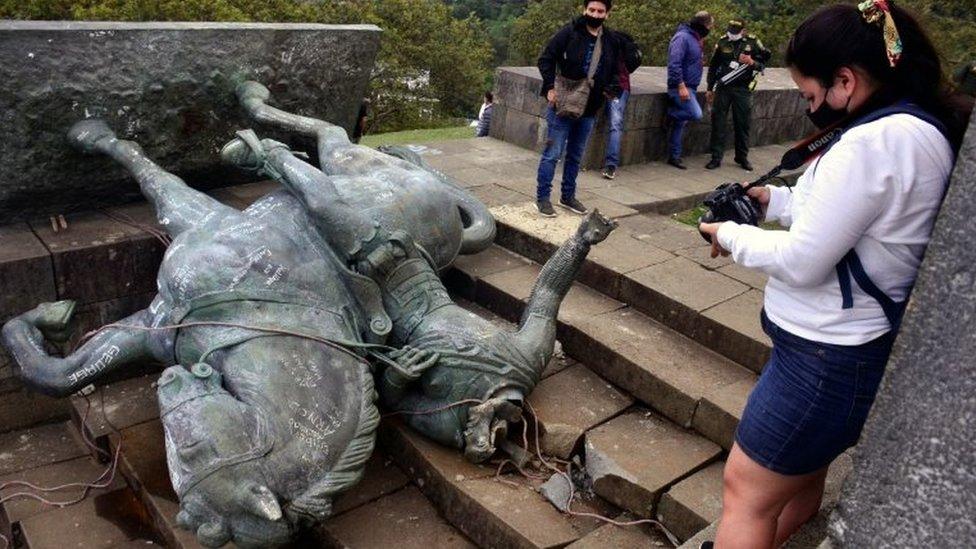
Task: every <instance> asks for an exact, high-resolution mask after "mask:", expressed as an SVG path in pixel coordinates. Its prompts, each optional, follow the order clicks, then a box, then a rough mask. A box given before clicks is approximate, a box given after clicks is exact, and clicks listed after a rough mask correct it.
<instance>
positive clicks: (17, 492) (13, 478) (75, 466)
mask: <svg viewBox="0 0 976 549" xmlns="http://www.w3.org/2000/svg"><path fill="white" fill-rule="evenodd" d="M0 451H7V450H6V448H0ZM107 468H108V466H107V465H106V464H102V463H97V462H96V461H95V460H93V459H91V458H90V457H84V456H82V457H77V458H74V459H69V460H68V461H61V462H58V463H53V464H50V465H43V466H41V467H36V468H33V469H27V470H23V471H17V472H13V473H10V474H7V475H4V476H2V477H0V500H5V501H3V503H2V504H0V534H2V535H4V536H6V537H7V539H13V540H15V541H17V542H21V541H23V540H22V539H21V537H20V532H21V531H22V529H21V525H20V523H21V522H22V521H25V520H27V519H29V518H31V517H34V516H37V515H43V514H45V513H49V512H51V511H54V510H56V507H52V506H50V505H47V504H45V503H42V502H41V501H40V500H38V499H36V498H35V496H36V497H40V498H44V499H47V500H48V501H52V502H68V501H73V500H75V499H77V498H79V497H81V496H82V495H83V494H84V488H83V487H81V486H78V485H77V484H97V485H99V486H104V487H100V488H93V489H91V490H90V491H89V492H88V494H89V497H93V496H98V495H102V494H107V493H109V492H112V491H115V490H118V489H121V488H124V487H125V480H123V479H122V476H121V475H115V476H112V475H111V474H110V473H109V474H106V471H107ZM23 483H30V484H32V485H33V486H28V485H26V484H23ZM69 484H70V485H72V486H66V485H69ZM35 487H38V488H55V487H63V488H62V489H60V490H56V491H43V490H38V489H37V488H35ZM8 498H9V499H8Z"/></svg>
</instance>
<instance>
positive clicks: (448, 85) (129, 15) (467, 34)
mask: <svg viewBox="0 0 976 549" xmlns="http://www.w3.org/2000/svg"><path fill="white" fill-rule="evenodd" d="M0 18H16V19H45V20H60V19H74V20H102V21H105V20H115V21H265V22H314V23H373V24H375V25H377V26H379V27H380V28H382V29H383V31H384V32H383V34H382V36H381V46H380V53H379V56H378V59H377V62H376V69H375V71H374V73H373V75H372V78H371V82H370V83H371V86H370V92H369V93H370V99H371V104H372V106H373V108H374V112H373V113H372V116H371V117H370V118H371V124H370V130H371V131H388V130H399V129H408V128H415V127H423V126H436V125H439V124H441V123H443V122H444V121H446V120H449V119H450V118H451V117H459V116H465V115H470V114H472V113H474V112H475V111H476V110H477V105H478V104H480V99H481V95H482V93H484V90H485V89H487V87H488V83H489V81H490V77H491V67H492V47H491V41H490V38H489V35H488V31H487V29H486V27H485V25H484V24H483V23H482V22H481V21H480V20H479V19H478V18H477V17H476V16H469V17H466V18H464V19H456V18H455V17H453V16H452V13H451V9H450V7H449V6H447V5H446V4H444V3H443V2H442V1H440V0H342V1H339V2H323V1H299V0H32V1H29V2H24V1H22V0H0Z"/></svg>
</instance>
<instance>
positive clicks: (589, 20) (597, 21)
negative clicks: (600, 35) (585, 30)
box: [583, 15, 607, 29]
mask: <svg viewBox="0 0 976 549" xmlns="http://www.w3.org/2000/svg"><path fill="white" fill-rule="evenodd" d="M583 19H584V20H586V26H587V27H590V28H591V29H598V28H600V27H602V26H603V22H604V21H606V20H607V18H606V17H593V16H590V15H584V16H583Z"/></svg>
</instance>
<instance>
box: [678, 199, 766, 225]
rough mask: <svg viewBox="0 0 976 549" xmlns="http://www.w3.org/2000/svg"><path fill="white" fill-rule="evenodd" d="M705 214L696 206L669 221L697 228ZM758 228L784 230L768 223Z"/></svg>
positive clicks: (702, 209) (679, 213)
mask: <svg viewBox="0 0 976 549" xmlns="http://www.w3.org/2000/svg"><path fill="white" fill-rule="evenodd" d="M703 213H705V206H702V205H700V204H699V205H698V206H695V207H694V208H692V209H690V210H685V211H683V212H678V213H675V214H671V219H674V220H675V221H677V222H678V223H684V224H685V225H691V226H692V227H697V226H698V218H700V217H701V216H702V214H703ZM759 226H760V227H762V228H763V229H768V230H771V231H782V230H784V228H783V227H782V226H780V224H779V223H775V222H772V221H770V222H769V223H760V224H759Z"/></svg>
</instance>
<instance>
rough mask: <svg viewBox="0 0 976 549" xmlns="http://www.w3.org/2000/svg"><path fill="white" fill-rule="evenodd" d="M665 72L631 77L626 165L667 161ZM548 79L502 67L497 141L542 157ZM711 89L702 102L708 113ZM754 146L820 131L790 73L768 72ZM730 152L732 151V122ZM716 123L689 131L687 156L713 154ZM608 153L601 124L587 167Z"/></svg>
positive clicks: (642, 71)
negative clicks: (711, 142) (544, 88)
mask: <svg viewBox="0 0 976 549" xmlns="http://www.w3.org/2000/svg"><path fill="white" fill-rule="evenodd" d="M666 80H667V77H666V69H665V68H664V67H640V68H639V69H637V72H635V73H634V74H632V75H631V96H630V100H629V102H628V104H627V110H626V114H625V117H624V137H623V143H622V145H621V164H639V163H644V162H650V161H652V160H663V159H665V158H667V146H666V144H667V141H666V133H665V129H664V128H663V127H662V125H663V122H664V112H665V108H666V105H667V103H666V100H667V95H666V92H667V89H666V86H665V82H666ZM541 87H542V77H541V76H540V75H539V70H538V69H536V68H535V67H502V68H500V69H498V72H497V73H496V77H495V91H494V95H495V112H494V114H493V115H492V124H491V136H492V137H494V138H496V139H502V140H504V141H508V142H509V143H514V144H516V145H519V146H521V147H525V148H529V149H534V150H538V151H541V150H542V148H543V145H544V143H545V139H546V122H545V112H546V107H547V103H546V101H545V99H543V98H542V97H540V96H539V90H540V89H541ZM704 90H705V83H704V82H702V84H701V86H700V88H699V93H698V102H699V103H700V104H701V105H702V106H703V109H704V108H705V107H704V105H705V93H704ZM753 99H754V107H753V112H752V144H753V145H769V144H773V143H783V142H786V141H793V140H799V139H800V138H802V137H804V136H806V135H808V134H810V133H812V132H813V131H814V128H813V125H812V124H810V122H809V121H808V120H807V118H806V115H805V111H806V104H805V102H803V101H802V100H801V98H800V94H799V93H797V90H796V87H795V86H794V84H793V81H792V80H791V79H790V76H789V72H788V71H787V70H786V69H767V70H766V73H765V74H764V75H763V76H762V77H761V79H760V84H759V87H758V88H757V90H756V93H755V95H754V98H753ZM729 128H730V131H729V136H728V142H727V144H726V145H727V148H731V147H732V132H731V117H730V120H729ZM710 132H711V122H710V120H709V116H708V114H707V112H706V116H705V117H704V118H703V119H702V121H701V122H699V123H692V124H690V125H689V126H688V129H687V132H686V134H685V139H684V143H685V147H684V149H685V155H692V154H701V153H704V152H707V150H708V141H709V134H710ZM605 147H606V120H605V117H604V116H603V113H601V114H600V116H599V118H598V120H597V126H596V128H595V130H594V133H593V137H592V138H591V139H590V143H589V145H588V146H587V151H586V154H585V156H584V162H583V164H584V167H588V168H599V167H600V166H601V165H602V160H603V154H604V148H605Z"/></svg>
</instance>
